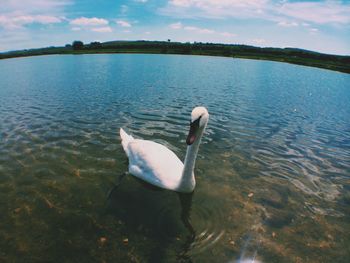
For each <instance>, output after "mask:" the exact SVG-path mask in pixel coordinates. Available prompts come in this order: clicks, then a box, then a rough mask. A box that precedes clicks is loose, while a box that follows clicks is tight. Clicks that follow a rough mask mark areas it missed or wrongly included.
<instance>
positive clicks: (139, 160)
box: [120, 107, 209, 193]
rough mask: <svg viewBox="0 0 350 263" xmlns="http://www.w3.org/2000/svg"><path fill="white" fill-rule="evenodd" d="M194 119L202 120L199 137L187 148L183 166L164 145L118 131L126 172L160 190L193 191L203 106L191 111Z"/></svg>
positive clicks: (206, 115)
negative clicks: (124, 155) (125, 161)
mask: <svg viewBox="0 0 350 263" xmlns="http://www.w3.org/2000/svg"><path fill="white" fill-rule="evenodd" d="M193 116H198V117H202V119H203V120H204V121H203V123H202V122H201V124H200V126H201V129H200V135H199V136H198V138H197V139H196V142H195V143H193V145H190V146H188V147H187V153H186V158H185V165H184V164H183V163H182V162H181V160H180V159H179V158H178V157H177V156H176V154H175V153H174V152H172V151H171V150H169V149H168V148H167V147H165V146H164V145H161V144H159V143H156V142H153V141H149V140H141V139H134V138H133V137H132V136H131V135H128V134H127V133H126V132H125V131H124V130H123V129H120V137H121V139H122V146H123V149H124V151H125V153H126V155H127V156H128V157H129V172H130V173H131V174H132V175H134V176H136V177H138V178H140V179H142V180H144V181H146V182H148V183H150V184H153V185H156V186H159V187H161V188H165V189H169V190H175V191H178V192H187V193H188V192H192V191H193V189H194V187H195V184H196V181H195V178H194V173H193V169H194V165H195V159H196V157H197V152H198V147H199V143H200V138H201V136H202V134H203V132H204V129H205V127H206V125H207V122H208V120H209V114H208V111H207V110H206V109H205V108H204V107H197V108H195V109H194V110H193V112H192V118H193Z"/></svg>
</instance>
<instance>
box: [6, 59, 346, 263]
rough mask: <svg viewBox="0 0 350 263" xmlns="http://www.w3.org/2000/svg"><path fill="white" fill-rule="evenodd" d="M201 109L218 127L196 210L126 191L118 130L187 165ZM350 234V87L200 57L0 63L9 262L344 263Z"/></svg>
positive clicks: (135, 188)
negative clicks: (193, 123)
mask: <svg viewBox="0 0 350 263" xmlns="http://www.w3.org/2000/svg"><path fill="white" fill-rule="evenodd" d="M198 105H204V106H206V107H207V108H208V111H209V113H210V121H209V125H208V128H207V130H206V133H205V135H204V137H203V140H202V144H201V146H200V150H199V156H198V159H197V163H196V169H195V174H196V180H197V186H196V189H195V192H194V194H193V195H192V196H191V197H190V198H186V200H184V199H181V201H182V202H180V198H179V196H178V195H177V194H176V193H174V192H171V191H165V190H161V191H159V190H157V189H154V188H152V187H149V186H147V185H145V184H142V183H141V182H140V181H138V180H136V179H134V178H133V177H132V176H130V175H127V176H125V177H122V176H121V175H122V174H123V173H124V172H125V171H126V170H127V167H128V160H127V158H126V156H125V154H124V152H123V150H122V147H121V145H120V139H119V128H120V127H123V128H125V130H127V131H128V132H130V133H131V134H133V135H134V136H135V137H141V138H145V139H151V140H154V141H156V142H159V143H162V144H164V145H166V146H168V147H169V148H170V149H171V150H173V151H174V152H175V153H176V154H177V155H178V156H179V157H180V159H183V158H184V155H185V151H186V144H185V138H186V135H187V132H188V129H189V120H190V112H191V110H192V108H193V107H195V106H198ZM169 169H171V168H169ZM115 185H116V186H115ZM181 204H182V205H181ZM183 208H184V211H186V216H185V217H186V218H187V220H182V219H181V213H182V212H181V211H182V210H181V209H183ZM184 222H187V224H186V223H184ZM349 230H350V75H347V74H343V73H338V72H332V71H327V70H322V69H317V68H309V67H303V66H297V65H290V64H284V63H276V62H268V61H254V60H243V59H232V58H219V57H204V56H203V57H200V56H177V55H130V54H119V55H75V56H74V55H67V56H42V57H28V58H17V59H9V60H0V262H26V263H28V262H101V263H102V262H237V261H238V262H246V261H245V260H251V261H254V262H349V260H350V232H349Z"/></svg>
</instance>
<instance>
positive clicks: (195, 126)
mask: <svg viewBox="0 0 350 263" xmlns="http://www.w3.org/2000/svg"><path fill="white" fill-rule="evenodd" d="M201 117H202V116H201ZM201 117H199V118H198V119H196V120H195V121H194V122H191V124H190V131H189V133H188V136H187V139H186V143H187V145H191V144H192V143H194V141H195V140H196V138H197V135H198V130H199V123H200V120H201Z"/></svg>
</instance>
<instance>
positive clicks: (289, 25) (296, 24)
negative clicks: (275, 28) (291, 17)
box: [277, 21, 299, 27]
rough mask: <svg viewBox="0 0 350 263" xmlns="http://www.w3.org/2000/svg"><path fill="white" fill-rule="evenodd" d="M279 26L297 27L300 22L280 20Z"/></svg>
mask: <svg viewBox="0 0 350 263" xmlns="http://www.w3.org/2000/svg"><path fill="white" fill-rule="evenodd" d="M277 25H279V26H283V27H297V26H299V24H298V23H297V22H287V21H280V22H278V23H277Z"/></svg>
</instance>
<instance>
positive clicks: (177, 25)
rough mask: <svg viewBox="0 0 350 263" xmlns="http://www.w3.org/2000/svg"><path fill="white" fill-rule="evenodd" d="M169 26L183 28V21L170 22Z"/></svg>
mask: <svg viewBox="0 0 350 263" xmlns="http://www.w3.org/2000/svg"><path fill="white" fill-rule="evenodd" d="M169 27H171V28H172V29H180V28H182V23H181V22H177V23H173V24H170V25H169Z"/></svg>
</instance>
